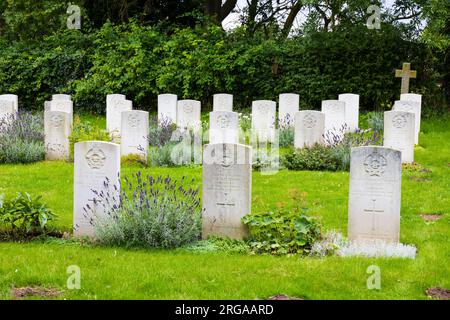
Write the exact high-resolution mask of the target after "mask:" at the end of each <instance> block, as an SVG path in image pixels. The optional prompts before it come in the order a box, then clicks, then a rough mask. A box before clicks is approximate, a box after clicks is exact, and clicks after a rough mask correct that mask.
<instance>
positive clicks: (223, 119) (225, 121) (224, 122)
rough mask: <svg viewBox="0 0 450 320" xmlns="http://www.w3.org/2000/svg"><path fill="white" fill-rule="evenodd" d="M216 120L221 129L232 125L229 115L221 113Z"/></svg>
mask: <svg viewBox="0 0 450 320" xmlns="http://www.w3.org/2000/svg"><path fill="white" fill-rule="evenodd" d="M216 121H217V122H216V123H217V126H218V127H219V128H221V129H226V128H229V127H230V117H228V116H227V115H219V116H218V117H217V120H216Z"/></svg>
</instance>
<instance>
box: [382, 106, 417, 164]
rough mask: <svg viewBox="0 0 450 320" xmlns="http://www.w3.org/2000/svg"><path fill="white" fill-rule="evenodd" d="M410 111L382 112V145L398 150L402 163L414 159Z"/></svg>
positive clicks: (412, 115)
mask: <svg viewBox="0 0 450 320" xmlns="http://www.w3.org/2000/svg"><path fill="white" fill-rule="evenodd" d="M414 118H415V115H414V113H412V112H404V111H386V112H385V113H384V140H383V146H385V147H387V148H392V149H396V150H400V151H401V153H402V163H411V162H413V161H414V137H415V132H414V122H415V120H414Z"/></svg>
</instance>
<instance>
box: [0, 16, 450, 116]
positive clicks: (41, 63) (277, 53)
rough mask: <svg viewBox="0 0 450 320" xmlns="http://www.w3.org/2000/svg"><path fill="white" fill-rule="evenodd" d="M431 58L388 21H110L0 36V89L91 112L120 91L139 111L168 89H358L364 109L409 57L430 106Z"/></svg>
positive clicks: (188, 94)
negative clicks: (230, 24)
mask: <svg viewBox="0 0 450 320" xmlns="http://www.w3.org/2000/svg"><path fill="white" fill-rule="evenodd" d="M86 32H89V33H86ZM411 57H412V58H411ZM427 57H428V56H427V50H426V48H425V46H424V45H423V44H420V43H414V42H410V41H406V40H403V39H402V32H401V30H399V29H398V28H396V27H393V26H389V25H383V28H382V29H381V30H377V32H373V30H367V28H366V27H365V26H363V25H361V26H354V27H352V28H340V29H337V30H335V31H333V32H318V33H314V34H311V35H305V36H302V37H292V38H287V39H283V40H274V39H270V38H269V37H267V35H265V34H263V33H255V34H254V35H253V37H248V32H246V31H245V30H244V28H241V29H237V30H235V31H233V32H229V33H227V32H224V31H223V30H222V29H221V27H220V26H215V25H210V26H207V27H204V26H199V27H194V28H184V29H181V28H174V30H172V31H171V32H166V30H164V29H163V28H161V27H159V26H149V25H145V26H141V25H139V24H138V23H135V22H130V23H127V24H120V25H113V24H111V23H106V24H105V25H103V27H102V28H100V29H96V30H89V29H86V30H84V29H83V32H78V31H74V30H59V31H56V32H55V34H53V35H52V36H46V37H44V38H43V39H42V40H41V41H36V42H31V43H29V42H24V41H21V42H9V41H6V40H5V39H2V38H0V92H11V93H15V94H18V95H19V97H20V99H21V107H24V108H25V109H27V110H31V109H34V110H36V109H41V108H42V104H43V102H44V101H45V100H47V99H48V98H49V96H50V94H52V93H57V92H65V93H71V94H72V96H73V99H74V101H75V103H76V108H77V110H85V111H91V112H97V113H104V112H105V107H104V97H105V95H106V94H108V93H118V92H120V93H124V94H126V95H127V97H129V98H130V99H132V100H133V104H134V107H135V108H136V109H142V110H148V109H150V106H154V105H156V95H157V94H159V93H167V92H172V93H175V94H177V95H178V96H179V97H180V98H192V99H199V100H201V101H202V105H203V106H206V107H209V106H210V104H211V101H212V95H213V94H214V93H217V92H229V93H232V94H233V95H234V100H235V103H234V105H235V109H236V110H238V109H243V108H246V107H249V106H250V104H251V101H252V100H256V99H271V100H276V99H277V96H278V94H279V93H281V92H295V93H298V94H300V96H301V97H302V99H301V101H300V104H301V108H302V109H319V108H320V101H321V100H323V99H334V98H336V96H337V95H338V94H339V93H342V92H355V93H358V94H360V96H361V106H363V108H364V109H367V110H375V109H377V107H378V106H379V105H381V104H382V103H384V102H385V101H386V100H389V101H394V100H395V99H396V98H397V97H398V90H399V87H400V82H399V79H397V78H395V77H393V74H392V71H393V70H394V69H396V68H399V67H401V63H402V62H403V61H409V62H411V63H412V65H413V66H414V68H415V69H416V70H418V78H417V79H415V81H413V82H412V83H411V91H412V92H420V93H425V94H426V96H424V104H427V108H426V109H427V110H428V109H433V108H441V109H442V105H443V103H442V101H441V100H436V101H434V100H433V99H430V98H429V97H437V96H439V95H440V94H439V90H440V89H439V88H438V87H437V86H436V85H435V84H436V83H437V82H439V81H440V79H441V78H442V75H440V74H438V72H437V71H436V70H435V69H434V68H433V66H434V64H435V62H433V61H430V60H429V58H427ZM30 61H32V62H33V63H30ZM367 79H370V81H367ZM152 109H154V107H152Z"/></svg>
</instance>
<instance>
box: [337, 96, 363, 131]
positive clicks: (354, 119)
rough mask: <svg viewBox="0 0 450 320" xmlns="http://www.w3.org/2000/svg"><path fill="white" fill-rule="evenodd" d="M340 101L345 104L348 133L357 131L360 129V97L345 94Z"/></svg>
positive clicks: (340, 97)
mask: <svg viewBox="0 0 450 320" xmlns="http://www.w3.org/2000/svg"><path fill="white" fill-rule="evenodd" d="M338 99H339V101H342V102H344V103H345V123H346V124H347V127H348V131H355V130H356V129H358V128H359V95H358V94H353V93H343V94H340V95H339V97H338Z"/></svg>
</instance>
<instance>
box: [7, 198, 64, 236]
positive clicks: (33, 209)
mask: <svg viewBox="0 0 450 320" xmlns="http://www.w3.org/2000/svg"><path fill="white" fill-rule="evenodd" d="M55 218H56V215H55V214H54V213H53V212H52V211H51V210H50V209H49V208H47V206H46V205H45V204H44V203H43V202H42V201H41V197H40V196H39V197H35V198H33V197H31V196H30V195H29V194H28V193H26V192H25V193H22V192H21V193H19V194H18V195H17V197H16V198H14V199H11V200H4V196H3V195H0V225H1V226H2V227H3V228H4V231H6V232H10V233H11V234H13V235H19V236H24V235H26V234H33V235H35V234H43V233H46V231H47V223H48V222H49V221H52V220H54V219H55Z"/></svg>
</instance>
